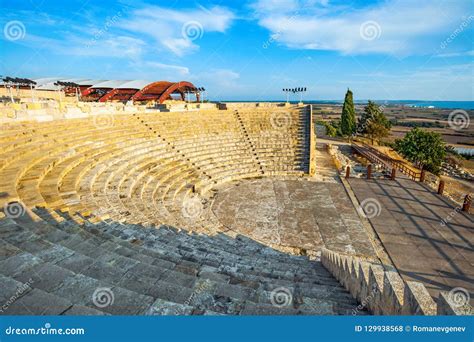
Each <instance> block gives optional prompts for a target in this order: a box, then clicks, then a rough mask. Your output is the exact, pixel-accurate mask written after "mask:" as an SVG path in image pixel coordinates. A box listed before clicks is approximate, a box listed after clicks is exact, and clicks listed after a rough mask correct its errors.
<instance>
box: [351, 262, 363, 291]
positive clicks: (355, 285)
mask: <svg viewBox="0 0 474 342" xmlns="http://www.w3.org/2000/svg"><path fill="white" fill-rule="evenodd" d="M359 263H360V262H359V260H358V259H356V258H353V259H352V264H351V276H352V282H351V283H350V286H349V292H350V293H351V295H352V297H354V298H357V296H358V295H359V294H360V291H361V278H360V273H359Z"/></svg>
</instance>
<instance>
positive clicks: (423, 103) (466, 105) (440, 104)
mask: <svg viewBox="0 0 474 342" xmlns="http://www.w3.org/2000/svg"><path fill="white" fill-rule="evenodd" d="M211 101H214V100H211ZM368 101H369V100H356V101H354V103H355V104H359V105H361V104H365V103H367V102H368ZM371 101H373V102H375V103H378V104H380V105H390V106H395V105H401V106H405V107H412V108H433V109H462V110H474V101H430V100H371ZM219 102H248V103H251V102H286V100H284V99H282V100H221V101H219ZM289 102H290V103H292V104H296V103H298V102H299V101H289ZM303 102H304V103H307V104H336V105H338V104H340V105H342V104H343V102H344V100H304V99H303Z"/></svg>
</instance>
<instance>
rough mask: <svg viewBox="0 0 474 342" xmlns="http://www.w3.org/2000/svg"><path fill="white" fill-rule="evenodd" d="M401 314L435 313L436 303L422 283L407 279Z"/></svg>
mask: <svg viewBox="0 0 474 342" xmlns="http://www.w3.org/2000/svg"><path fill="white" fill-rule="evenodd" d="M402 314H403V315H436V303H435V302H434V300H433V298H431V296H430V294H429V293H428V290H427V289H426V287H425V286H424V285H423V284H422V283H418V282H415V281H407V282H406V286H405V290H404V295H403V308H402Z"/></svg>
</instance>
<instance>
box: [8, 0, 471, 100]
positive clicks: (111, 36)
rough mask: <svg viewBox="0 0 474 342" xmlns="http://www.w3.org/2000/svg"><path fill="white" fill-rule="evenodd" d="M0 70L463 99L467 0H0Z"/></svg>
mask: <svg viewBox="0 0 474 342" xmlns="http://www.w3.org/2000/svg"><path fill="white" fill-rule="evenodd" d="M0 6H1V11H0V12H1V13H0V24H1V26H2V28H3V34H2V35H1V36H0V74H2V75H8V76H17V77H29V78H39V77H48V76H61V77H63V76H64V77H80V78H94V79H148V80H152V81H153V80H162V79H164V80H171V81H179V80H190V81H192V82H193V83H194V84H195V85H196V86H204V87H206V88H207V90H208V92H209V96H210V98H211V99H215V100H217V99H227V100H239V99H240V100H269V99H281V98H283V94H282V92H281V89H282V88H287V87H296V86H306V87H307V88H308V93H307V94H306V95H305V98H306V99H314V100H318V99H342V98H343V96H344V93H345V90H346V89H347V88H348V87H349V88H351V89H352V90H353V92H354V96H355V98H356V99H361V100H362V99H378V100H381V99H388V100H396V99H424V100H474V90H473V84H474V82H473V80H474V64H473V56H474V53H473V51H474V48H473V37H474V34H473V33H474V1H473V0H416V1H412V0H385V1H350V0H345V1H340V0H304V1H298V0H279V1H278V0H250V1H245V0H243V1H204V0H202V1H183V0H181V1H172V0H169V1H148V2H145V1H128V0H123V1H105V0H102V1H92V0H89V1H88V0H82V1H75V0H69V1H46V0H40V1H34V0H28V1H27V0H25V1H6V0H0Z"/></svg>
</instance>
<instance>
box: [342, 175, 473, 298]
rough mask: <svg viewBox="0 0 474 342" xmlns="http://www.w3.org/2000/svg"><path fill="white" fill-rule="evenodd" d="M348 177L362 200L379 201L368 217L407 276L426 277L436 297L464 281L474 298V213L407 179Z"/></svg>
mask: <svg viewBox="0 0 474 342" xmlns="http://www.w3.org/2000/svg"><path fill="white" fill-rule="evenodd" d="M349 183H350V185H351V187H352V189H353V191H354V193H355V195H356V197H357V199H358V201H359V203H363V202H364V201H365V203H375V207H374V208H376V206H377V205H379V206H380V207H379V208H380V210H376V212H377V211H378V212H379V213H378V215H376V216H375V217H373V218H369V219H370V222H371V223H372V225H373V226H374V229H375V230H376V231H377V233H378V235H379V237H380V239H381V241H382V243H383V245H384V247H385V249H386V250H387V252H388V254H389V255H390V257H391V259H392V260H393V263H394V264H395V266H396V267H397V269H398V270H399V272H400V274H401V275H402V277H403V278H404V279H405V280H414V281H419V282H422V283H424V284H425V286H426V288H427V289H428V291H429V292H430V294H431V295H432V296H433V297H435V298H437V297H438V294H439V291H440V290H445V291H450V290H451V289H453V288H456V287H462V288H464V289H466V290H468V291H469V292H470V297H471V303H472V302H473V299H474V285H473V284H474V250H473V246H474V222H473V215H469V214H466V213H464V212H461V211H460V210H459V208H457V209H456V208H455V207H454V206H453V205H452V204H451V202H449V201H448V200H447V199H446V198H444V197H442V196H439V195H437V194H436V193H434V192H433V191H432V190H430V189H429V188H428V187H427V186H426V185H423V184H421V183H419V182H413V181H411V180H408V179H397V180H395V181H390V180H366V179H356V178H351V179H349ZM374 199H375V200H376V201H374ZM367 205H368V204H367ZM376 209H377V208H376ZM369 214H370V210H368V211H367V215H368V216H371V215H369Z"/></svg>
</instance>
